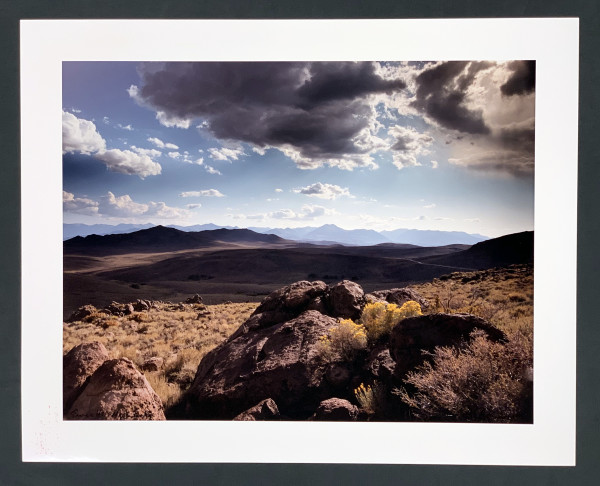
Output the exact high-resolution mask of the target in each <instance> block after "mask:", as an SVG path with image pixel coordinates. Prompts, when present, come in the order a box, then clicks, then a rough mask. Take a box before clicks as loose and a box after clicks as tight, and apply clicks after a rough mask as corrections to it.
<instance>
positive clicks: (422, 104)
mask: <svg viewBox="0 0 600 486" xmlns="http://www.w3.org/2000/svg"><path fill="white" fill-rule="evenodd" d="M493 65H494V64H493V63H491V62H468V61H448V62H443V63H440V64H438V65H436V66H434V67H432V68H430V69H425V70H424V71H422V72H421V73H420V74H419V75H418V76H417V77H416V82H417V91H416V99H415V100H414V101H412V102H411V103H410V105H411V106H412V107H414V108H416V109H418V110H419V111H422V112H424V113H425V114H426V115H427V116H428V117H429V118H430V119H431V120H432V121H433V122H434V123H437V124H439V125H440V126H443V127H445V128H449V129H451V130H457V131H459V132H465V133H478V134H485V133H489V132H490V128H489V127H488V126H487V125H486V124H485V121H484V120H483V116H482V110H481V109H479V108H470V107H469V106H468V105H467V103H466V101H467V100H466V98H467V89H468V88H469V87H470V86H471V84H472V83H473V81H474V80H475V77H476V75H477V73H479V71H482V70H485V69H489V68H491V67H492V66H493Z"/></svg>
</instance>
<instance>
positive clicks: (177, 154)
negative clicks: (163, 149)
mask: <svg viewBox="0 0 600 486" xmlns="http://www.w3.org/2000/svg"><path fill="white" fill-rule="evenodd" d="M167 155H168V156H169V157H171V158H172V159H179V158H181V154H180V153H179V152H169V153H167Z"/></svg>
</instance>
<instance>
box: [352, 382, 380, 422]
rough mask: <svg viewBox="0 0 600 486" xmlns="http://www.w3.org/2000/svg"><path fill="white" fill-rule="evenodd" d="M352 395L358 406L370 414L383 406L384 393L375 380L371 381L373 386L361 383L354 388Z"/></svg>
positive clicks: (378, 410)
mask: <svg viewBox="0 0 600 486" xmlns="http://www.w3.org/2000/svg"><path fill="white" fill-rule="evenodd" d="M354 396H355V397H356V401H357V402H358V404H359V405H360V408H362V409H363V410H364V411H365V412H367V413H368V414H370V415H372V414H374V413H377V412H380V411H381V410H382V408H383V402H384V400H385V398H384V393H383V389H382V388H381V386H380V385H379V384H378V383H377V382H375V383H373V386H371V385H366V386H365V384H364V383H361V384H360V385H359V386H358V387H357V388H355V389H354Z"/></svg>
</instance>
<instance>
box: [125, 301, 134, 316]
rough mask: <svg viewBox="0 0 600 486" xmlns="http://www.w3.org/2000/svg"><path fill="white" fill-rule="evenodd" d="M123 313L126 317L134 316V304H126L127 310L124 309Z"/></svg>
mask: <svg viewBox="0 0 600 486" xmlns="http://www.w3.org/2000/svg"><path fill="white" fill-rule="evenodd" d="M123 313H124V314H125V315H126V316H128V315H131V314H133V304H125V308H124V309H123Z"/></svg>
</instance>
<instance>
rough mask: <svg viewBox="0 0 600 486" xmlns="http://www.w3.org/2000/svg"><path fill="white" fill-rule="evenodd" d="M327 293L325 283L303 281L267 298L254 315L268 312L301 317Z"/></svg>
mask: <svg viewBox="0 0 600 486" xmlns="http://www.w3.org/2000/svg"><path fill="white" fill-rule="evenodd" d="M326 291H327V285H326V284H325V282H320V281H316V282H308V281H307V280H301V281H299V282H294V283H293V284H291V285H288V286H287V287H283V288H281V289H278V290H276V291H275V292H272V293H270V294H269V295H267V297H265V299H264V300H263V301H262V302H261V304H260V305H259V306H258V307H257V308H256V310H255V311H254V313H253V314H261V313H263V312H267V311H279V312H291V313H295V314H296V315H299V313H301V312H302V311H304V310H305V308H306V306H307V305H308V304H309V302H310V301H311V300H312V299H314V298H316V297H319V296H321V295H323V294H324V293H325V292H326Z"/></svg>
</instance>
